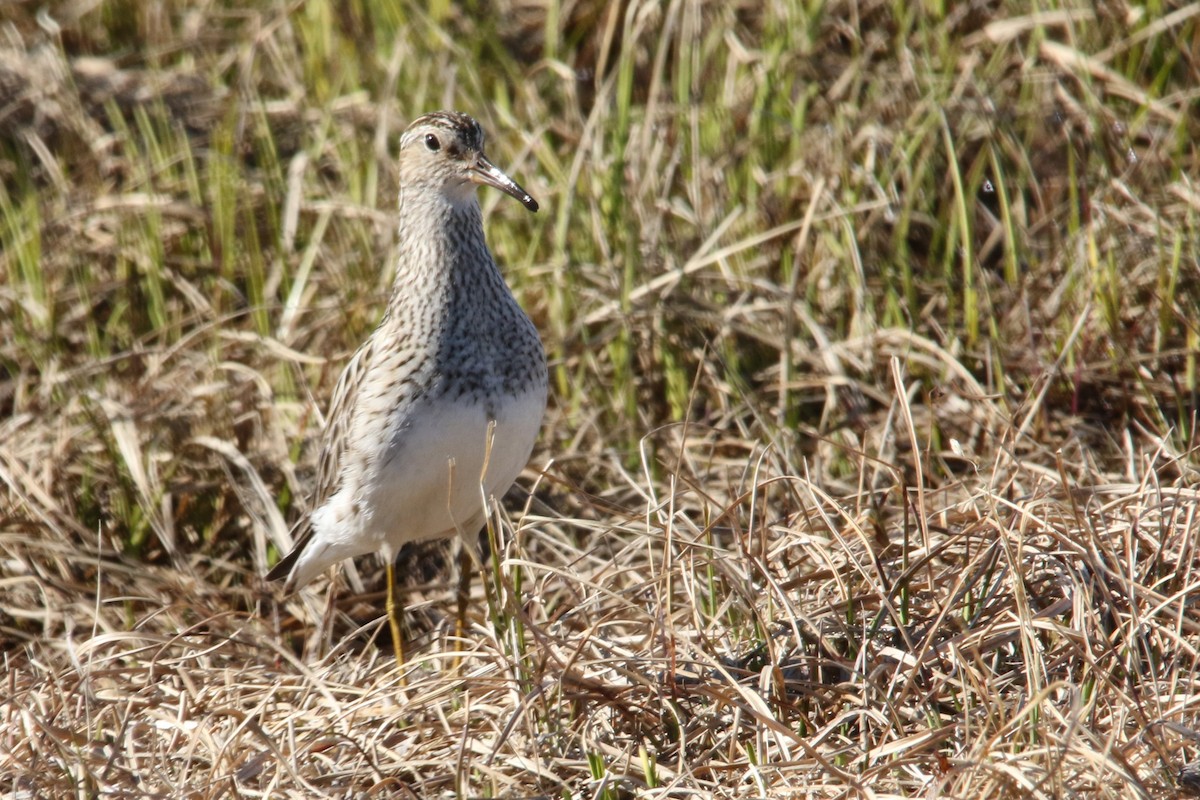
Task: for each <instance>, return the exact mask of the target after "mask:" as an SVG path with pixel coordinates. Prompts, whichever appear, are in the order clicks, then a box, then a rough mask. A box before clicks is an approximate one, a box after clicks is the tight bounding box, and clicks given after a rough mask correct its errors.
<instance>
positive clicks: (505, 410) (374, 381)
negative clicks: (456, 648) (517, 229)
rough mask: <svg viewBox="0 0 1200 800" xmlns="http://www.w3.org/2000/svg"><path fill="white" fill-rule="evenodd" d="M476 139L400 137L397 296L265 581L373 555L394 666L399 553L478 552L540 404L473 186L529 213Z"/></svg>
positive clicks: (449, 133)
mask: <svg viewBox="0 0 1200 800" xmlns="http://www.w3.org/2000/svg"><path fill="white" fill-rule="evenodd" d="M483 140H484V134H483V129H482V128H480V126H479V123H478V122H476V121H475V120H474V119H472V118H471V117H470V116H468V115H466V114H462V113H458V112H453V111H437V112H434V113H432V114H426V115H425V116H423V117H420V118H418V119H416V120H414V121H413V123H412V124H411V125H409V126H408V128H407V129H406V130H405V131H404V134H403V135H402V136H401V138H400V202H399V230H398V236H397V242H398V245H397V251H398V252H397V256H396V258H397V262H396V279H395V284H394V286H393V288H392V295H391V299H390V300H389V302H388V305H387V310H386V312H385V313H384V315H383V320H382V321H381V322H380V323H379V326H378V327H377V328H376V329H375V331H374V332H373V333H372V334H371V336H370V337H369V338H368V339H367V340H366V342H364V343H363V345H362V346H361V347H359V348H358V352H356V353H355V354H354V357H353V358H351V359H350V363H349V364H347V366H346V369H345V371H343V372H342V375H341V378H340V379H339V380H338V383H337V387H336V388H335V389H334V392H333V401H332V402H331V403H330V406H329V413H328V414H327V415H326V422H325V430H324V436H323V439H322V443H321V450H320V455H319V461H318V469H317V485H316V491H315V492H314V495H313V498H312V502H311V503H310V504H309V508H310V509H311V512H310V513H309V514H308V515H307V516H306V517H305V518H304V519H302V520H301V521H300V523H299V524H298V526H297V530H301V529H302V530H303V533H302V534H301V535H300V536H299V539H297V540H296V542H295V546H294V547H293V548H292V550H291V552H289V553H288V554H287V555H286V556H285V557H284V558H283V559H282V560H281V561H280V562H279V563H278V564H276V565H275V567H274V568H273V569H271V571H270V572H269V573H268V574H267V578H268V579H270V580H277V579H280V578H284V577H286V578H287V583H286V586H285V589H286V590H287V591H291V590H294V589H296V588H298V587H300V586H303V585H304V584H306V583H308V582H309V581H311V580H312V579H313V578H315V577H316V576H317V575H319V574H320V573H322V572H324V571H325V570H326V569H327V568H328V567H330V566H331V565H333V564H336V563H338V562H340V561H341V560H343V559H346V558H350V557H352V556H358V555H364V554H366V553H372V552H378V553H380V554H381V555H382V557H383V559H384V561H385V562H386V565H387V592H388V595H387V612H388V621H389V624H390V626H391V631H392V638H393V641H394V646H395V653H396V660H397V663H398V664H401V665H403V663H404V656H403V650H402V645H401V637H400V626H399V621H398V612H397V605H396V579H395V567H394V560H395V556H396V552H397V551H398V550H399V548H400V546H401V545H403V544H405V543H406V542H414V541H419V540H423V539H433V538H438V537H450V536H453V535H455V534H460V535H461V536H463V537H464V538H465V539H466V544H467V546H468V547H473V546H474V545H475V544H476V543H477V539H476V538H475V537H477V536H478V534H479V531H480V529H481V528H482V526H483V523H484V521H485V520H486V515H487V513H488V508H487V503H488V500H489V498H492V497H500V496H502V495H503V494H504V492H506V491H507V490H508V488H509V487H510V486H511V485H512V484H513V481H515V480H516V478H517V475H518V474H519V473H520V471H521V469H522V468H523V467H524V466H525V464H526V463H527V462H528V460H529V454H530V452H531V451H532V449H533V444H534V440H535V439H536V438H537V434H538V430H539V428H540V427H541V423H542V415H543V412H544V411H545V407H546V385H547V374H546V356H545V352H544V351H543V349H542V342H541V339H540V338H539V337H538V333H537V329H536V328H535V327H534V325H533V323H532V322H531V321H530V320H529V317H528V316H526V315H525V312H524V311H522V309H521V307H520V305H518V303H517V301H516V299H515V298H514V297H513V295H512V291H511V290H510V289H509V288H508V284H506V283H505V281H504V278H503V277H502V276H501V274H500V270H499V269H498V268H497V266H496V261H495V259H494V258H493V257H492V253H491V251H490V250H489V249H488V246H487V243H486V242H485V241H484V235H483V217H482V214H481V212H480V210H479V201H478V199H477V197H476V193H475V189H476V187H477V186H480V185H483V186H494V187H495V188H497V189H499V190H500V191H502V192H504V193H505V194H508V195H511V196H512V197H515V198H516V199H518V200H520V201H521V203H522V204H523V205H524V206H525V207H526V208H528V209H529V210H530V211H535V212H536V211H537V209H538V204H537V201H535V200H534V199H533V198H532V197H530V196H529V193H528V192H526V191H525V190H524V189H522V188H521V187H520V186H519V185H518V184H517V183H516V182H515V181H514V180H513V179H512V178H510V177H508V176H507V175H505V174H504V173H503V172H502V171H501V170H500V169H499V168H497V167H496V166H495V165H494V164H493V163H492V162H491V161H489V160H488V158H487V156H486V155H484V150H483ZM294 532H296V531H294ZM463 571H464V574H463V578H466V575H467V567H466V564H465V563H464V564H463ZM464 593H465V587H460V594H459V602H460V609H459V613H460V619H459V624H460V626H461V624H462V619H461V615H462V613H463V608H462V605H463V604H464V603H465V594H464Z"/></svg>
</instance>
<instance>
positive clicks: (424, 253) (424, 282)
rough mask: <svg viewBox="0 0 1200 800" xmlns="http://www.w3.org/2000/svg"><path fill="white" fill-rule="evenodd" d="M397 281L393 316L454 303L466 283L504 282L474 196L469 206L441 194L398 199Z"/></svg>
mask: <svg viewBox="0 0 1200 800" xmlns="http://www.w3.org/2000/svg"><path fill="white" fill-rule="evenodd" d="M399 218H400V222H399V226H398V230H397V248H396V277H395V283H394V286H393V289H392V297H391V300H390V301H389V303H388V313H389V315H392V316H395V315H398V314H404V313H405V312H407V311H411V310H414V309H420V308H425V309H428V308H429V307H430V306H434V305H439V304H443V303H452V302H454V298H455V297H456V296H457V295H459V294H461V289H462V288H463V287H464V286H465V285H479V284H480V283H484V284H491V283H494V282H495V281H496V280H499V281H501V282H503V278H501V277H500V275H499V273H498V271H497V269H496V265H495V262H494V261H493V260H492V255H491V252H490V251H489V250H488V248H487V244H486V242H485V241H484V236H483V215H482V213H481V212H480V210H479V202H478V201H477V200H476V199H475V196H474V193H472V195H471V196H470V197H469V198H467V199H466V201H465V202H454V201H452V200H451V199H450V198H448V197H446V196H445V195H443V194H440V193H437V194H433V193H423V194H422V195H420V199H416V198H412V199H409V198H406V197H405V196H404V193H403V192H402V193H401V196H400V214H399Z"/></svg>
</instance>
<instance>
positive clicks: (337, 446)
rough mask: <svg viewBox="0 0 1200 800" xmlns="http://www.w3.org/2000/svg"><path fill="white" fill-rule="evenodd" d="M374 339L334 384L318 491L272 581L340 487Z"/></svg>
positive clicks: (286, 568)
mask: <svg viewBox="0 0 1200 800" xmlns="http://www.w3.org/2000/svg"><path fill="white" fill-rule="evenodd" d="M373 341H374V339H373V338H372V339H368V340H367V341H366V342H364V343H363V344H362V346H361V347H359V348H358V352H356V353H355V354H354V357H353V358H351V359H350V363H349V364H347V365H346V368H345V369H344V370H342V375H341V377H340V378H338V382H337V386H336V387H334V390H333V400H332V401H331V402H330V403H329V411H328V412H327V413H326V415H325V430H324V432H323V433H322V435H321V450H320V455H319V456H318V460H317V487H316V491H315V492H314V493H313V496H312V501H311V502H310V503H309V505H308V508H309V510H308V512H307V513H305V515H304V516H303V517H301V518H300V520H299V521H298V522H297V523H296V524H295V526H293V528H292V537H293V541H294V542H295V543H294V544H293V545H292V549H291V551H289V552H288V554H287V555H286V556H284V557H283V558H282V559H280V561H279V563H277V564H276V565H275V566H274V567H272V568H271V571H270V572H268V573H267V580H269V581H275V580H280V579H282V578H286V577H287V576H288V575H290V574H291V572H292V567H293V566H294V565H295V563H296V560H297V559H298V558H299V557H300V554H301V553H302V552H304V548H305V547H307V546H308V543H309V540H310V539H312V536H313V527H312V525H311V524H310V523H311V521H312V512H313V511H315V510H316V509H318V508H320V507H321V506H323V505H324V504H325V501H326V500H328V499H329V498H330V497H331V496H332V495H333V494H334V492H336V491H337V490H338V485H339V484H340V483H341V473H342V461H343V459H344V457H345V453H346V442H347V440H348V437H349V432H350V422H351V420H352V419H353V417H354V406H355V404H356V403H357V399H358V388H359V385H360V384H361V383H362V376H363V374H364V373H365V372H366V369H367V365H368V364H369V363H370V360H371V350H372V342H373ZM297 534H299V538H296V536H297Z"/></svg>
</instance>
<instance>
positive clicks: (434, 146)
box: [425, 133, 442, 153]
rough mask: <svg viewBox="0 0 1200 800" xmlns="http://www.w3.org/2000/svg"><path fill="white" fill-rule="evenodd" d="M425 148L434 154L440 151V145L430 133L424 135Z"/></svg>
mask: <svg viewBox="0 0 1200 800" xmlns="http://www.w3.org/2000/svg"><path fill="white" fill-rule="evenodd" d="M425 146H426V147H428V148H429V149H430V150H431V151H433V152H435V153H436V152H437V151H438V150H441V149H442V143H441V142H439V141H438V138H437V137H436V136H434V135H433V134H432V133H427V134H425Z"/></svg>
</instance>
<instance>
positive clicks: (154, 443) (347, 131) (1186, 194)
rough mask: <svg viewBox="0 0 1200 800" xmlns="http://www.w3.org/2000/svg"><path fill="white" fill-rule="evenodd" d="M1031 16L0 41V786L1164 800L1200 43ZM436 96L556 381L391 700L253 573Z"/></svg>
mask: <svg viewBox="0 0 1200 800" xmlns="http://www.w3.org/2000/svg"><path fill="white" fill-rule="evenodd" d="M1018 5H1019V4H1012V5H1011V6H1010V5H1006V4H1000V3H993V4H986V5H979V4H972V5H970V6H961V7H954V8H953V9H952V10H951V11H950V12H949V13H947V14H945V15H944V16H941V17H938V16H936V15H935V14H934V12H933V11H931V10H929V9H925V10H918V9H915V8H911V9H910V8H909V7H908V6H907V5H906V4H887V3H879V2H873V3H865V4H863V3H857V4H841V3H832V4H826V5H825V6H823V7H822V8H821V9H820V11H819V12H818V11H814V10H811V9H809V8H807V7H805V6H802V5H800V4H795V3H791V4H789V3H776V4H766V5H765V6H762V7H761V8H760V7H759V4H751V3H746V4H719V3H708V2H669V3H665V4H658V3H639V2H630V3H622V4H617V5H613V6H606V5H604V4H595V3H591V4H589V3H581V4H569V5H568V6H563V7H559V6H558V5H557V4H554V3H551V4H549V5H548V6H546V7H543V6H542V5H538V6H536V7H535V6H532V5H527V4H524V3H520V2H516V3H500V4H499V5H498V6H497V7H495V8H492V9H489V10H488V12H487V13H481V14H479V15H477V16H469V15H466V14H464V13H462V12H459V11H455V10H452V9H449V8H440V7H439V6H437V4H434V6H432V7H431V8H430V9H429V10H428V11H419V10H417V9H413V8H407V7H403V6H401V5H398V4H392V3H378V4H377V3H372V2H368V0H362V2H357V3H344V4H329V3H325V2H319V1H313V2H306V3H291V4H282V3H274V2H270V0H266V1H264V2H262V3H258V4H255V5H254V6H253V7H252V8H251V9H249V10H247V9H244V8H238V9H228V8H224V7H222V6H219V5H212V4H199V5H197V6H195V7H192V5H191V4H187V3H181V2H180V3H173V2H160V3H148V4H138V3H124V2H117V0H110V2H103V3H76V2H68V1H67V0H63V2H58V3H49V4H47V5H46V7H45V8H44V9H40V10H39V9H35V8H34V7H33V6H32V5H30V4H22V3H18V4H15V5H11V6H10V7H9V8H8V10H5V11H3V12H0V15H4V16H0V21H2V24H3V30H2V31H0V38H2V39H3V48H2V49H0V174H2V175H3V181H4V183H3V194H2V195H0V223H2V225H3V227H2V229H0V234H2V238H0V242H2V243H3V250H2V252H0V264H2V265H3V270H2V271H0V410H2V411H3V418H2V420H0V481H2V482H3V485H4V486H5V490H4V492H3V493H0V649H2V651H3V656H4V663H5V672H4V676H3V684H2V685H0V790H2V791H3V792H4V793H5V794H6V795H11V796H13V797H59V796H78V797H93V796H108V795H112V796H121V797H140V796H164V797H176V796H186V797H220V796H270V797H307V796H314V795H315V796H336V797H341V796H346V797H351V796H353V797H358V796H379V795H383V794H388V795H391V794H395V795H398V796H419V797H425V796H434V795H440V796H456V797H477V796H483V795H491V796H508V797H526V796H551V795H554V796H562V797H597V798H625V797H654V796H664V797H665V796H676V795H680V796H683V795H686V796H702V797H710V796H711V797H718V796H719V797H726V796H731V797H732V796H738V797H744V796H783V797H790V796H810V797H827V796H828V797H845V796H854V797H859V796H861V797H868V796H870V797H901V796H903V797H908V796H938V797H963V798H975V797H1056V798H1057V797H1072V796H1086V797H1114V798H1115V797H1121V798H1127V797H1139V798H1140V797H1174V796H1177V795H1178V794H1179V793H1181V792H1187V791H1194V786H1195V783H1194V781H1193V780H1192V779H1191V778H1190V777H1188V776H1189V775H1191V773H1190V772H1187V771H1184V772H1183V773H1181V770H1184V769H1185V767H1186V766H1187V765H1188V764H1189V763H1190V762H1192V761H1194V760H1195V758H1196V750H1197V745H1196V741H1197V730H1198V729H1200V723H1198V722H1197V711H1196V705H1197V699H1196V698H1197V696H1198V692H1197V688H1198V686H1197V684H1198V668H1197V656H1198V653H1197V650H1198V647H1200V629H1198V626H1200V616H1198V615H1197V613H1196V611H1195V608H1194V602H1193V600H1192V595H1193V594H1194V593H1195V591H1196V589H1197V581H1198V577H1197V567H1198V566H1200V560H1198V559H1197V554H1196V547H1197V545H1196V542H1197V529H1198V525H1200V523H1198V521H1197V511H1198V509H1200V502H1198V499H1200V498H1198V497H1197V491H1198V490H1197V488H1196V485H1197V471H1196V456H1195V418H1194V414H1195V408H1196V374H1195V362H1196V354H1197V349H1198V334H1197V329H1196V324H1195V320H1196V319H1197V317H1198V316H1200V291H1198V290H1197V288H1196V287H1197V286H1198V285H1200V283H1197V281H1198V279H1200V274H1198V272H1200V265H1198V261H1200V237H1198V236H1197V214H1198V212H1200V195H1198V194H1197V190H1196V186H1195V180H1194V176H1195V175H1197V174H1200V169H1198V167H1200V164H1198V163H1197V161H1198V158H1197V151H1196V145H1195V142H1196V141H1198V140H1200V129H1198V123H1197V119H1200V117H1198V116H1197V114H1196V104H1197V98H1196V96H1195V91H1194V88H1193V87H1195V86H1196V85H1200V66H1198V65H1197V63H1196V62H1195V55H1194V48H1193V47H1191V46H1190V44H1189V43H1191V42H1194V41H1195V39H1196V36H1197V27H1196V26H1197V17H1198V16H1200V14H1197V12H1196V10H1195V8H1194V7H1192V6H1184V7H1179V8H1174V9H1169V10H1166V11H1164V13H1163V14H1162V15H1161V16H1159V17H1151V16H1149V15H1148V14H1147V12H1145V11H1142V10H1139V8H1140V7H1133V6H1128V5H1126V4H1123V3H1116V4H1101V5H1099V6H1096V5H1090V6H1086V7H1083V6H1080V7H1076V6H1071V5H1067V4H1061V5H1057V6H1055V7H1054V8H1052V9H1048V10H1045V11H1042V12H1039V13H1037V14H1028V13H1027V11H1025V10H1023V9H1021V8H1018V7H1017V6H1018ZM548 11H549V13H554V14H557V15H558V16H557V20H558V23H557V24H555V23H554V20H553V19H552V20H551V21H550V22H547V18H546V16H545V15H546V14H547V13H548ZM442 106H458V107H462V108H464V109H465V110H470V111H472V112H473V113H476V114H477V115H479V116H480V117H481V118H482V119H483V120H484V124H485V127H486V128H487V129H488V130H489V133H490V135H491V138H490V140H489V141H490V145H489V149H490V150H491V152H492V155H493V156H494V157H495V158H496V160H497V161H498V162H499V163H501V164H503V165H504V166H505V167H506V168H508V169H510V170H511V174H513V175H514V176H517V177H519V179H520V180H521V181H522V183H523V184H525V185H526V186H527V187H528V188H529V189H530V190H531V191H532V192H533V194H534V195H535V196H536V197H537V198H538V199H539V201H540V202H541V203H542V206H543V213H541V214H539V215H538V216H537V217H536V218H528V219H527V218H526V217H525V216H524V215H517V214H510V213H508V212H507V211H506V210H505V209H504V206H503V205H495V206H493V205H492V204H493V202H494V198H488V197H484V198H483V200H484V203H485V209H487V210H488V211H489V212H490V213H489V237H490V241H491V242H492V244H493V246H494V247H495V249H496V251H497V255H498V256H499V257H500V259H501V261H502V262H503V263H504V264H505V265H506V266H507V269H508V274H509V277H510V280H511V281H512V282H513V284H514V285H515V286H516V287H517V289H518V292H519V294H520V295H521V296H522V299H523V301H524V303H525V304H526V306H527V308H529V309H530V312H531V315H532V316H533V317H534V319H535V321H536V322H537V324H538V326H539V328H540V329H541V330H542V332H543V337H544V339H545V340H546V343H547V347H548V350H549V352H550V354H551V356H552V360H553V366H552V369H553V374H552V395H553V397H554V399H553V400H552V403H553V404H554V405H553V407H552V409H551V411H550V414H549V416H548V419H547V424H546V430H545V435H544V438H543V442H542V444H541V445H540V446H539V449H538V451H537V454H536V455H535V459H534V461H533V464H532V465H531V468H530V469H529V470H528V471H527V473H526V475H525V477H524V478H523V479H522V482H521V486H522V487H523V488H522V489H519V490H514V492H512V493H510V496H509V497H508V498H507V502H506V504H505V505H504V508H503V509H502V510H500V511H498V512H497V516H496V518H495V519H494V520H493V524H492V526H491V534H492V536H493V544H492V548H491V557H490V559H487V563H486V564H484V565H483V567H484V569H483V571H484V573H485V574H486V577H487V582H486V585H485V587H483V588H480V587H479V585H478V582H477V585H476V597H475V603H474V612H473V616H472V627H471V630H470V631H469V635H468V636H467V637H466V638H465V639H464V640H462V641H455V640H454V637H453V636H452V635H451V634H450V633H449V631H451V630H452V628H453V626H452V625H447V622H446V616H447V615H448V614H449V613H450V610H451V609H452V608H453V599H452V596H451V595H452V592H451V590H450V589H449V588H448V586H447V580H446V577H447V576H446V575H445V574H444V571H442V570H439V569H438V568H437V567H438V565H437V559H436V558H432V559H430V558H427V556H428V555H429V554H428V553H414V554H410V556H409V559H408V560H407V561H406V564H407V566H408V571H409V572H410V583H411V584H412V585H411V590H410V592H409V594H408V599H409V601H410V605H411V608H410V614H409V620H410V631H409V632H410V635H411V636H412V637H413V640H414V641H413V644H412V646H411V647H410V648H409V649H410V651H411V652H412V655H413V664H412V669H411V671H410V675H409V683H408V686H407V688H406V687H402V686H401V685H400V684H399V681H398V676H397V674H396V672H395V669H394V662H393V661H392V659H391V655H390V652H389V648H390V642H388V641H387V632H386V625H383V626H381V625H380V622H381V619H380V615H381V613H382V603H381V594H380V581H379V577H378V574H377V573H378V572H379V569H378V565H377V564H375V563H374V562H373V561H371V560H369V559H368V560H364V561H362V562H360V563H359V564H357V565H356V566H355V567H354V568H352V569H349V570H347V571H346V572H345V573H344V574H343V576H342V577H341V578H338V579H335V580H334V581H333V583H335V584H336V585H337V588H336V590H335V591H334V592H332V593H331V592H329V591H327V589H328V587H329V585H330V584H329V583H328V582H323V583H321V584H319V585H318V586H316V587H315V588H314V589H313V590H311V591H306V592H305V593H304V594H302V595H301V596H298V597H295V598H280V597H278V596H277V595H276V594H275V593H274V592H273V589H272V587H270V586H266V585H264V584H263V583H262V582H261V580H260V577H259V576H261V574H262V573H263V572H264V571H265V570H266V568H267V566H268V564H269V563H270V562H271V561H272V560H273V559H274V558H276V557H277V555H278V552H279V551H280V550H281V549H283V548H284V547H285V546H286V544H287V541H286V536H287V522H288V521H289V520H290V519H292V518H294V517H295V516H296V515H298V514H299V513H301V512H302V510H303V498H304V497H305V494H306V490H307V488H308V485H309V481H310V473H311V467H312V462H313V453H312V452H311V445H312V442H313V441H314V439H315V434H316V432H317V431H318V430H319V426H320V424H321V419H320V413H321V411H322V410H323V409H324V407H325V404H326V402H327V399H328V395H329V393H330V392H331V390H332V386H333V381H334V380H335V379H336V376H337V373H338V371H339V370H340V368H341V366H342V364H343V363H344V359H345V357H346V355H347V354H348V353H349V352H350V351H351V350H352V348H353V347H354V346H355V344H356V343H357V342H358V341H359V340H360V339H361V338H362V337H363V336H364V335H365V334H366V332H367V331H368V330H369V329H370V327H371V326H372V325H374V324H375V321H376V318H377V314H378V313H379V307H380V303H381V302H382V299H383V296H384V295H383V293H384V291H385V290H386V287H387V286H388V285H389V282H390V274H389V273H388V270H387V268H386V267H385V266H383V265H385V264H386V253H387V249H388V247H389V243H390V236H391V232H390V230H389V227H390V223H389V219H390V217H389V209H390V207H391V204H392V202H393V198H394V187H393V186H392V177H391V175H390V173H389V171H388V169H389V163H390V159H389V156H388V147H389V146H390V144H391V141H390V140H391V137H392V136H393V134H394V133H395V131H396V130H398V129H399V128H400V127H402V125H403V124H404V122H405V120H407V119H408V118H410V117H411V116H413V115H414V114H417V113H421V112H423V111H426V110H429V109H431V108H435V107H442ZM377 645H378V646H377Z"/></svg>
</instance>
